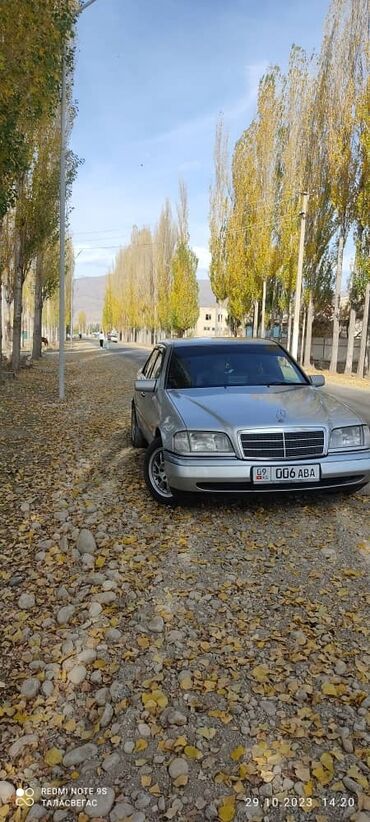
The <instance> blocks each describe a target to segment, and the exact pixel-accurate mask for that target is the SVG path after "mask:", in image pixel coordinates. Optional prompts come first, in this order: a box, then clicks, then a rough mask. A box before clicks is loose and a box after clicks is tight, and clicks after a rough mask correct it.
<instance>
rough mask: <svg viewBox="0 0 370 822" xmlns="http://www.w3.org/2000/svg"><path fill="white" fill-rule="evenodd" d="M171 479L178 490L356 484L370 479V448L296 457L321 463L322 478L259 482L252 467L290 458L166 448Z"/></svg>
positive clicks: (262, 489)
mask: <svg viewBox="0 0 370 822" xmlns="http://www.w3.org/2000/svg"><path fill="white" fill-rule="evenodd" d="M164 459H165V466H166V475H167V481H168V484H169V486H170V487H171V488H173V489H175V490H177V491H190V492H192V493H193V492H195V493H199V492H216V493H217V492H219V493H220V492H222V493H225V492H229V493H259V494H260V493H271V491H279V492H280V491H320V490H326V489H335V488H338V490H340V489H341V488H350V487H353V488H356V486H361V485H364V484H366V482H370V451H358V452H357V453H356V454H349V453H345V454H332V455H330V456H327V457H321V459H312V460H292V461H291V462H290V463H289V464H290V465H292V464H294V465H300V466H305V465H320V473H321V479H320V481H319V482H311V483H306V482H296V483H276V484H266V485H262V484H258V485H254V484H253V482H252V468H253V467H255V466H258V465H266V464H268V465H271V466H278V467H284V465H285V466H286V464H287V463H286V462H282V461H280V462H276V461H275V462H268V463H266V462H265V461H263V462H262V461H260V462H259V461H258V460H256V461H255V462H251V461H250V460H240V459H237V458H236V457H235V458H234V457H227V458H218V457H208V458H207V457H181V456H178V455H177V454H173V453H171V452H170V451H165V452H164Z"/></svg>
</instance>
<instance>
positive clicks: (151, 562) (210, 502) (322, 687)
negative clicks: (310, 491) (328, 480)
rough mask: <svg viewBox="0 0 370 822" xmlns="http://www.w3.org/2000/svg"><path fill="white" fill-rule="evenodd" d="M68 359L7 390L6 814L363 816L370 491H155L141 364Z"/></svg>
mask: <svg viewBox="0 0 370 822" xmlns="http://www.w3.org/2000/svg"><path fill="white" fill-rule="evenodd" d="M56 365H57V363H56V358H55V357H54V356H53V355H46V356H44V357H43V359H42V361H41V362H40V363H39V364H38V365H37V366H35V367H34V368H33V369H31V370H30V371H27V372H24V373H22V375H21V377H20V378H19V380H17V381H16V382H15V383H12V384H7V385H6V386H5V388H4V389H3V392H2V400H1V408H0V468H1V484H2V491H1V496H0V581H1V589H2V594H1V602H2V616H3V626H4V627H3V634H2V641H1V649H2V674H1V675H0V678H1V682H0V688H1V695H2V700H1V703H0V704H1V707H0V722H1V725H2V728H1V749H0V819H15V820H21V819H24V818H25V814H26V813H28V816H27V819H30V820H31V819H39V818H40V819H41V818H43V819H45V820H48V819H53V820H55V822H58V820H62V819H66V820H72V819H78V820H79V822H88V820H89V819H90V818H91V817H93V818H97V819H100V820H109V822H118V820H130V822H149V821H150V820H162V819H163V820H165V819H175V820H179V821H180V820H182V821H183V822H203V820H212V819H215V820H218V819H219V820H221V822H222V821H223V822H228V820H233V819H235V820H240V822H242V820H249V819H257V820H259V819H261V820H262V819H264V820H272V822H275V820H277V822H278V821H279V820H288V822H289V820H318V822H320V821H321V820H327V819H331V820H342V819H350V820H356V822H364V820H367V819H370V800H369V781H370V776H369V774H370V734H369V727H368V723H369V717H370V711H369V708H370V698H369V695H368V689H367V683H368V671H369V661H370V654H369V639H368V638H369V628H368V625H369V610H370V609H369V602H370V600H369V593H368V590H369V589H368V569H369V561H370V527H369V526H370V518H369V513H370V497H369V496H362V495H358V496H355V497H353V498H348V497H340V496H335V497H324V496H323V497H317V498H316V497H315V498H310V497H306V498H298V497H290V498H287V497H283V498H279V499H273V498H271V499H268V500H266V499H265V498H264V499H263V501H262V502H261V501H260V500H251V499H245V500H229V499H226V498H225V497H223V498H219V497H216V498H208V499H206V500H204V499H203V500H196V501H194V502H192V503H189V505H187V506H186V507H182V508H181V507H179V508H176V509H175V510H166V509H163V508H161V507H159V506H157V504H156V503H155V502H154V501H152V500H151V499H150V498H149V497H148V495H147V492H146V490H145V487H144V482H143V478H142V463H143V453H142V452H141V451H134V449H132V448H131V446H130V442H129V410H130V396H131V387H132V380H133V378H134V375H135V370H136V368H135V366H134V365H131V364H128V363H127V360H124V359H123V358H122V356H121V355H119V354H107V353H102V352H99V351H96V350H92V349H90V348H88V347H85V346H83V345H82V346H81V347H80V348H79V350H78V351H77V352H75V353H73V354H68V355H67V367H66V371H67V397H68V401H67V402H66V403H65V404H63V405H62V406H60V405H59V404H58V403H57V401H56V400H55V396H56ZM27 786H29V787H31V788H32V789H33V791H34V797H33V798H34V802H35V804H34V805H33V806H30V808H29V810H27V809H22V808H21V807H19V808H18V809H16V805H15V796H14V791H15V788H17V787H23V789H25V788H26V787H27ZM26 799H27V797H21V798H18V802H21V803H25V802H26ZM70 801H73V802H74V803H75V806H74V808H73V810H69V809H68V808H67V807H66V806H67V803H68V802H70ZM53 802H54V803H55V804H54V805H53V806H52V804H51V803H53ZM63 802H64V805H65V807H64V808H63ZM77 802H78V803H79V806H77V805H76V803H77ZM1 803H2V804H1ZM48 803H49V804H48ZM57 808H58V809H57Z"/></svg>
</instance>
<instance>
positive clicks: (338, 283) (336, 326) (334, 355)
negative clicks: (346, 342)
mask: <svg viewBox="0 0 370 822" xmlns="http://www.w3.org/2000/svg"><path fill="white" fill-rule="evenodd" d="M343 250H344V235H343V231H341V233H340V235H339V241H338V257H337V270H336V275H335V294H334V302H333V308H334V316H333V339H332V344H331V360H330V366H329V371H330V373H331V374H336V373H337V362H338V346H339V331H340V323H339V315H340V290H341V287H342V268H343Z"/></svg>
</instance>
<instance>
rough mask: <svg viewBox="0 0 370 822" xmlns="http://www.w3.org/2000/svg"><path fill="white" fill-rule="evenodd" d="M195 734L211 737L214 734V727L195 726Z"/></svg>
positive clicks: (205, 737)
mask: <svg viewBox="0 0 370 822" xmlns="http://www.w3.org/2000/svg"><path fill="white" fill-rule="evenodd" d="M196 732H197V734H199V736H203V738H204V739H213V738H214V737H215V736H216V733H217V731H216V728H209V727H207V726H204V727H201V728H197V731H196Z"/></svg>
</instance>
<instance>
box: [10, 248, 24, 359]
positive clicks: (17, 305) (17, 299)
mask: <svg viewBox="0 0 370 822" xmlns="http://www.w3.org/2000/svg"><path fill="white" fill-rule="evenodd" d="M15 257H16V260H15V279H14V307H13V349H12V369H13V371H19V368H20V364H21V335H22V292H23V280H24V271H23V260H22V250H21V241H20V238H18V239H17V242H16V252H15Z"/></svg>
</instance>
